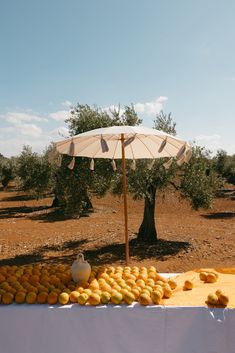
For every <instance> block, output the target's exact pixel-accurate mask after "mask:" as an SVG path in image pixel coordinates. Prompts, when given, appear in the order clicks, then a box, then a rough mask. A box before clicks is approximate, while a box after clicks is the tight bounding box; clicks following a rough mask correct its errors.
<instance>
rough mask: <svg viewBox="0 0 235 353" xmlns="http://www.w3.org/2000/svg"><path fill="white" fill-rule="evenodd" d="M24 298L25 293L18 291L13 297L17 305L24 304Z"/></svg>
mask: <svg viewBox="0 0 235 353" xmlns="http://www.w3.org/2000/svg"><path fill="white" fill-rule="evenodd" d="M25 298H26V293H25V292H23V291H19V292H17V293H16V295H15V302H16V303H17V304H22V303H24V302H25Z"/></svg>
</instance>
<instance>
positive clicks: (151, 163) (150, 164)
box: [148, 159, 155, 170]
mask: <svg viewBox="0 0 235 353" xmlns="http://www.w3.org/2000/svg"><path fill="white" fill-rule="evenodd" d="M154 163H155V159H153V160H152V161H151V162H150V163H149V165H148V170H151V169H152V168H153V166H154Z"/></svg>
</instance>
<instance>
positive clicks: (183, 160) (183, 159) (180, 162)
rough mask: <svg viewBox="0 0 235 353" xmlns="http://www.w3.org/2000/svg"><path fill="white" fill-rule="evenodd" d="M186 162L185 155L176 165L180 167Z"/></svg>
mask: <svg viewBox="0 0 235 353" xmlns="http://www.w3.org/2000/svg"><path fill="white" fill-rule="evenodd" d="M184 162H185V156H184V155H183V156H182V157H181V158H180V159H178V161H177V162H176V163H177V164H178V166H181V165H182V164H184Z"/></svg>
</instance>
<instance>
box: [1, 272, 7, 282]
mask: <svg viewBox="0 0 235 353" xmlns="http://www.w3.org/2000/svg"><path fill="white" fill-rule="evenodd" d="M5 280H6V277H5V276H4V275H3V274H1V273H0V283H2V282H4V281H5Z"/></svg>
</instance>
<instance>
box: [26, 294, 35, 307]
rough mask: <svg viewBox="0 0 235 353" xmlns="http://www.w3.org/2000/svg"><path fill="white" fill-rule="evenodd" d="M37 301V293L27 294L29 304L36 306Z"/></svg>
mask: <svg viewBox="0 0 235 353" xmlns="http://www.w3.org/2000/svg"><path fill="white" fill-rule="evenodd" d="M36 300H37V294H36V293H35V292H29V293H27V294H26V298H25V301H26V303H28V304H35V303H36Z"/></svg>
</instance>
